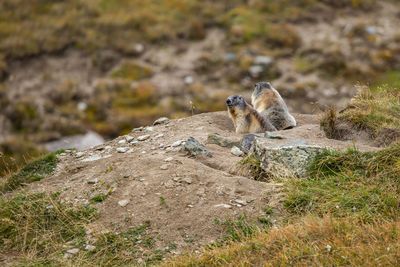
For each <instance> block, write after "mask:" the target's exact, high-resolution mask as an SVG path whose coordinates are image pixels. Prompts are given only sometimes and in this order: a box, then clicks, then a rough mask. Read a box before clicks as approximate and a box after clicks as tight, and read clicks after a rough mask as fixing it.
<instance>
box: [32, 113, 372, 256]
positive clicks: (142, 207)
mask: <svg viewBox="0 0 400 267" xmlns="http://www.w3.org/2000/svg"><path fill="white" fill-rule="evenodd" d="M296 119H297V122H298V126H297V127H296V128H294V129H292V130H287V131H281V134H284V135H288V136H294V137H299V138H304V139H308V142H309V143H313V144H317V145H322V146H329V147H334V148H336V149H345V148H347V147H353V146H354V144H356V146H357V147H358V148H359V149H361V150H374V149H375V148H374V147H370V146H368V144H367V142H366V141H365V142H364V141H362V140H359V141H357V142H356V143H354V144H353V142H351V141H349V142H342V141H336V140H329V139H326V138H325V137H324V134H323V133H322V132H321V131H320V129H319V122H318V116H317V115H296ZM210 133H219V134H221V135H223V136H226V137H228V138H230V139H232V140H237V141H239V140H240V138H241V135H237V134H235V133H234V131H233V125H232V123H231V121H230V119H229V118H228V116H227V113H226V112H215V113H204V114H199V115H196V116H192V117H188V118H184V119H177V120H171V121H170V122H169V123H168V124H166V125H157V126H153V127H150V128H147V129H146V128H144V129H142V131H138V132H132V133H131V134H130V136H131V137H133V138H134V139H133V140H134V141H137V143H136V144H129V143H127V142H126V139H125V137H119V138H117V139H115V140H113V141H110V142H108V143H105V144H103V145H101V146H98V147H95V148H92V149H89V150H87V151H84V152H74V151H71V152H67V153H63V154H61V156H60V159H61V161H60V163H59V164H58V167H57V169H56V171H55V172H54V173H53V174H52V175H50V176H49V177H47V178H45V179H44V180H42V181H40V182H37V183H34V184H32V185H31V186H30V189H31V190H33V191H36V192H37V191H46V192H49V191H50V192H53V191H62V195H61V196H62V197H63V198H64V199H65V200H66V201H72V202H74V203H76V205H82V204H85V203H88V202H90V201H91V199H92V198H93V197H94V196H96V195H99V194H100V193H103V194H107V193H109V195H108V197H107V198H106V199H105V200H104V201H103V202H101V203H98V204H95V205H97V207H98V209H99V211H100V218H99V220H97V221H95V222H94V223H93V224H92V225H91V230H92V232H94V233H96V232H101V231H124V230H127V229H128V228H129V227H130V226H134V225H139V224H142V223H144V222H145V221H150V224H151V230H152V234H154V235H155V236H157V237H158V238H156V243H155V247H156V248H164V247H165V246H167V245H168V244H170V243H175V244H177V248H176V250H175V251H173V252H175V253H178V252H182V251H184V250H186V249H195V248H198V247H199V245H201V244H207V243H209V242H212V241H213V240H216V239H217V238H218V237H220V236H221V229H222V228H221V226H219V225H217V224H216V223H215V221H216V220H215V219H216V218H218V219H219V220H221V221H223V220H225V219H226V218H228V217H233V218H234V217H236V216H237V215H240V214H243V213H245V214H247V215H248V216H249V217H257V216H265V212H264V209H265V207H267V206H269V207H272V208H273V209H274V213H273V214H274V215H273V217H272V218H270V219H271V221H272V222H274V223H279V217H280V214H282V212H284V211H283V210H282V209H281V204H280V203H279V200H280V199H281V196H282V193H281V192H280V189H281V185H280V184H278V183H263V182H257V181H254V180H251V179H249V178H247V177H242V176H239V175H236V174H235V172H234V171H233V170H234V169H235V168H234V167H235V165H236V164H237V162H238V161H239V160H240V159H241V158H240V157H237V156H235V155H233V154H232V153H231V152H230V148H224V147H220V146H218V145H214V144H207V136H208V134H210ZM144 135H150V137H149V138H148V139H147V140H145V141H138V137H139V136H144ZM190 136H192V137H194V138H196V139H197V140H199V141H200V142H201V143H202V144H205V145H206V148H207V149H208V150H209V151H210V152H211V153H212V154H213V157H212V158H208V157H206V156H200V157H197V158H190V157H188V156H187V155H186V154H185V153H183V152H179V151H178V150H179V149H180V147H181V146H180V145H178V146H176V147H170V145H172V144H174V143H175V142H177V141H180V140H186V139H187V138H188V137H190ZM178 143H179V142H178ZM161 144H163V145H164V148H160V146H161ZM174 145H177V143H175V144H174ZM125 147H126V148H127V149H125V150H127V151H126V152H124V153H121V152H118V151H117V148H125ZM121 200H128V201H129V202H128V203H127V201H125V203H122V202H120V203H118V202H119V201H121ZM126 203H127V204H126ZM124 204H126V205H124ZM188 239H190V240H191V242H187V240H188Z"/></svg>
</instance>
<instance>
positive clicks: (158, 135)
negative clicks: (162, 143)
mask: <svg viewBox="0 0 400 267" xmlns="http://www.w3.org/2000/svg"><path fill="white" fill-rule="evenodd" d="M163 136H164V134H162V133H160V134H157V135H156V136H154V139H158V138H161V137H163Z"/></svg>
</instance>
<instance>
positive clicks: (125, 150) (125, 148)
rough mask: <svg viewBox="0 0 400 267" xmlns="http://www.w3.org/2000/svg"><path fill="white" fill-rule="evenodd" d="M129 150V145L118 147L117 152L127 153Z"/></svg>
mask: <svg viewBox="0 0 400 267" xmlns="http://www.w3.org/2000/svg"><path fill="white" fill-rule="evenodd" d="M128 150H129V148H127V147H117V152H118V153H125V152H127V151H128Z"/></svg>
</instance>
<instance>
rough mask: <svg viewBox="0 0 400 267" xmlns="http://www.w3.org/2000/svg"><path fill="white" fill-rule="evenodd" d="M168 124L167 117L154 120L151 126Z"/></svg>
mask: <svg viewBox="0 0 400 267" xmlns="http://www.w3.org/2000/svg"><path fill="white" fill-rule="evenodd" d="M168 122H169V119H168V118H167V117H161V118H159V119H157V120H155V121H154V123H153V125H158V124H167V123H168Z"/></svg>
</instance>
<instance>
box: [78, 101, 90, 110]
mask: <svg viewBox="0 0 400 267" xmlns="http://www.w3.org/2000/svg"><path fill="white" fill-rule="evenodd" d="M76 108H77V109H78V110H79V111H85V110H86V109H87V104H86V103H85V102H79V103H78V105H77V106H76Z"/></svg>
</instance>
